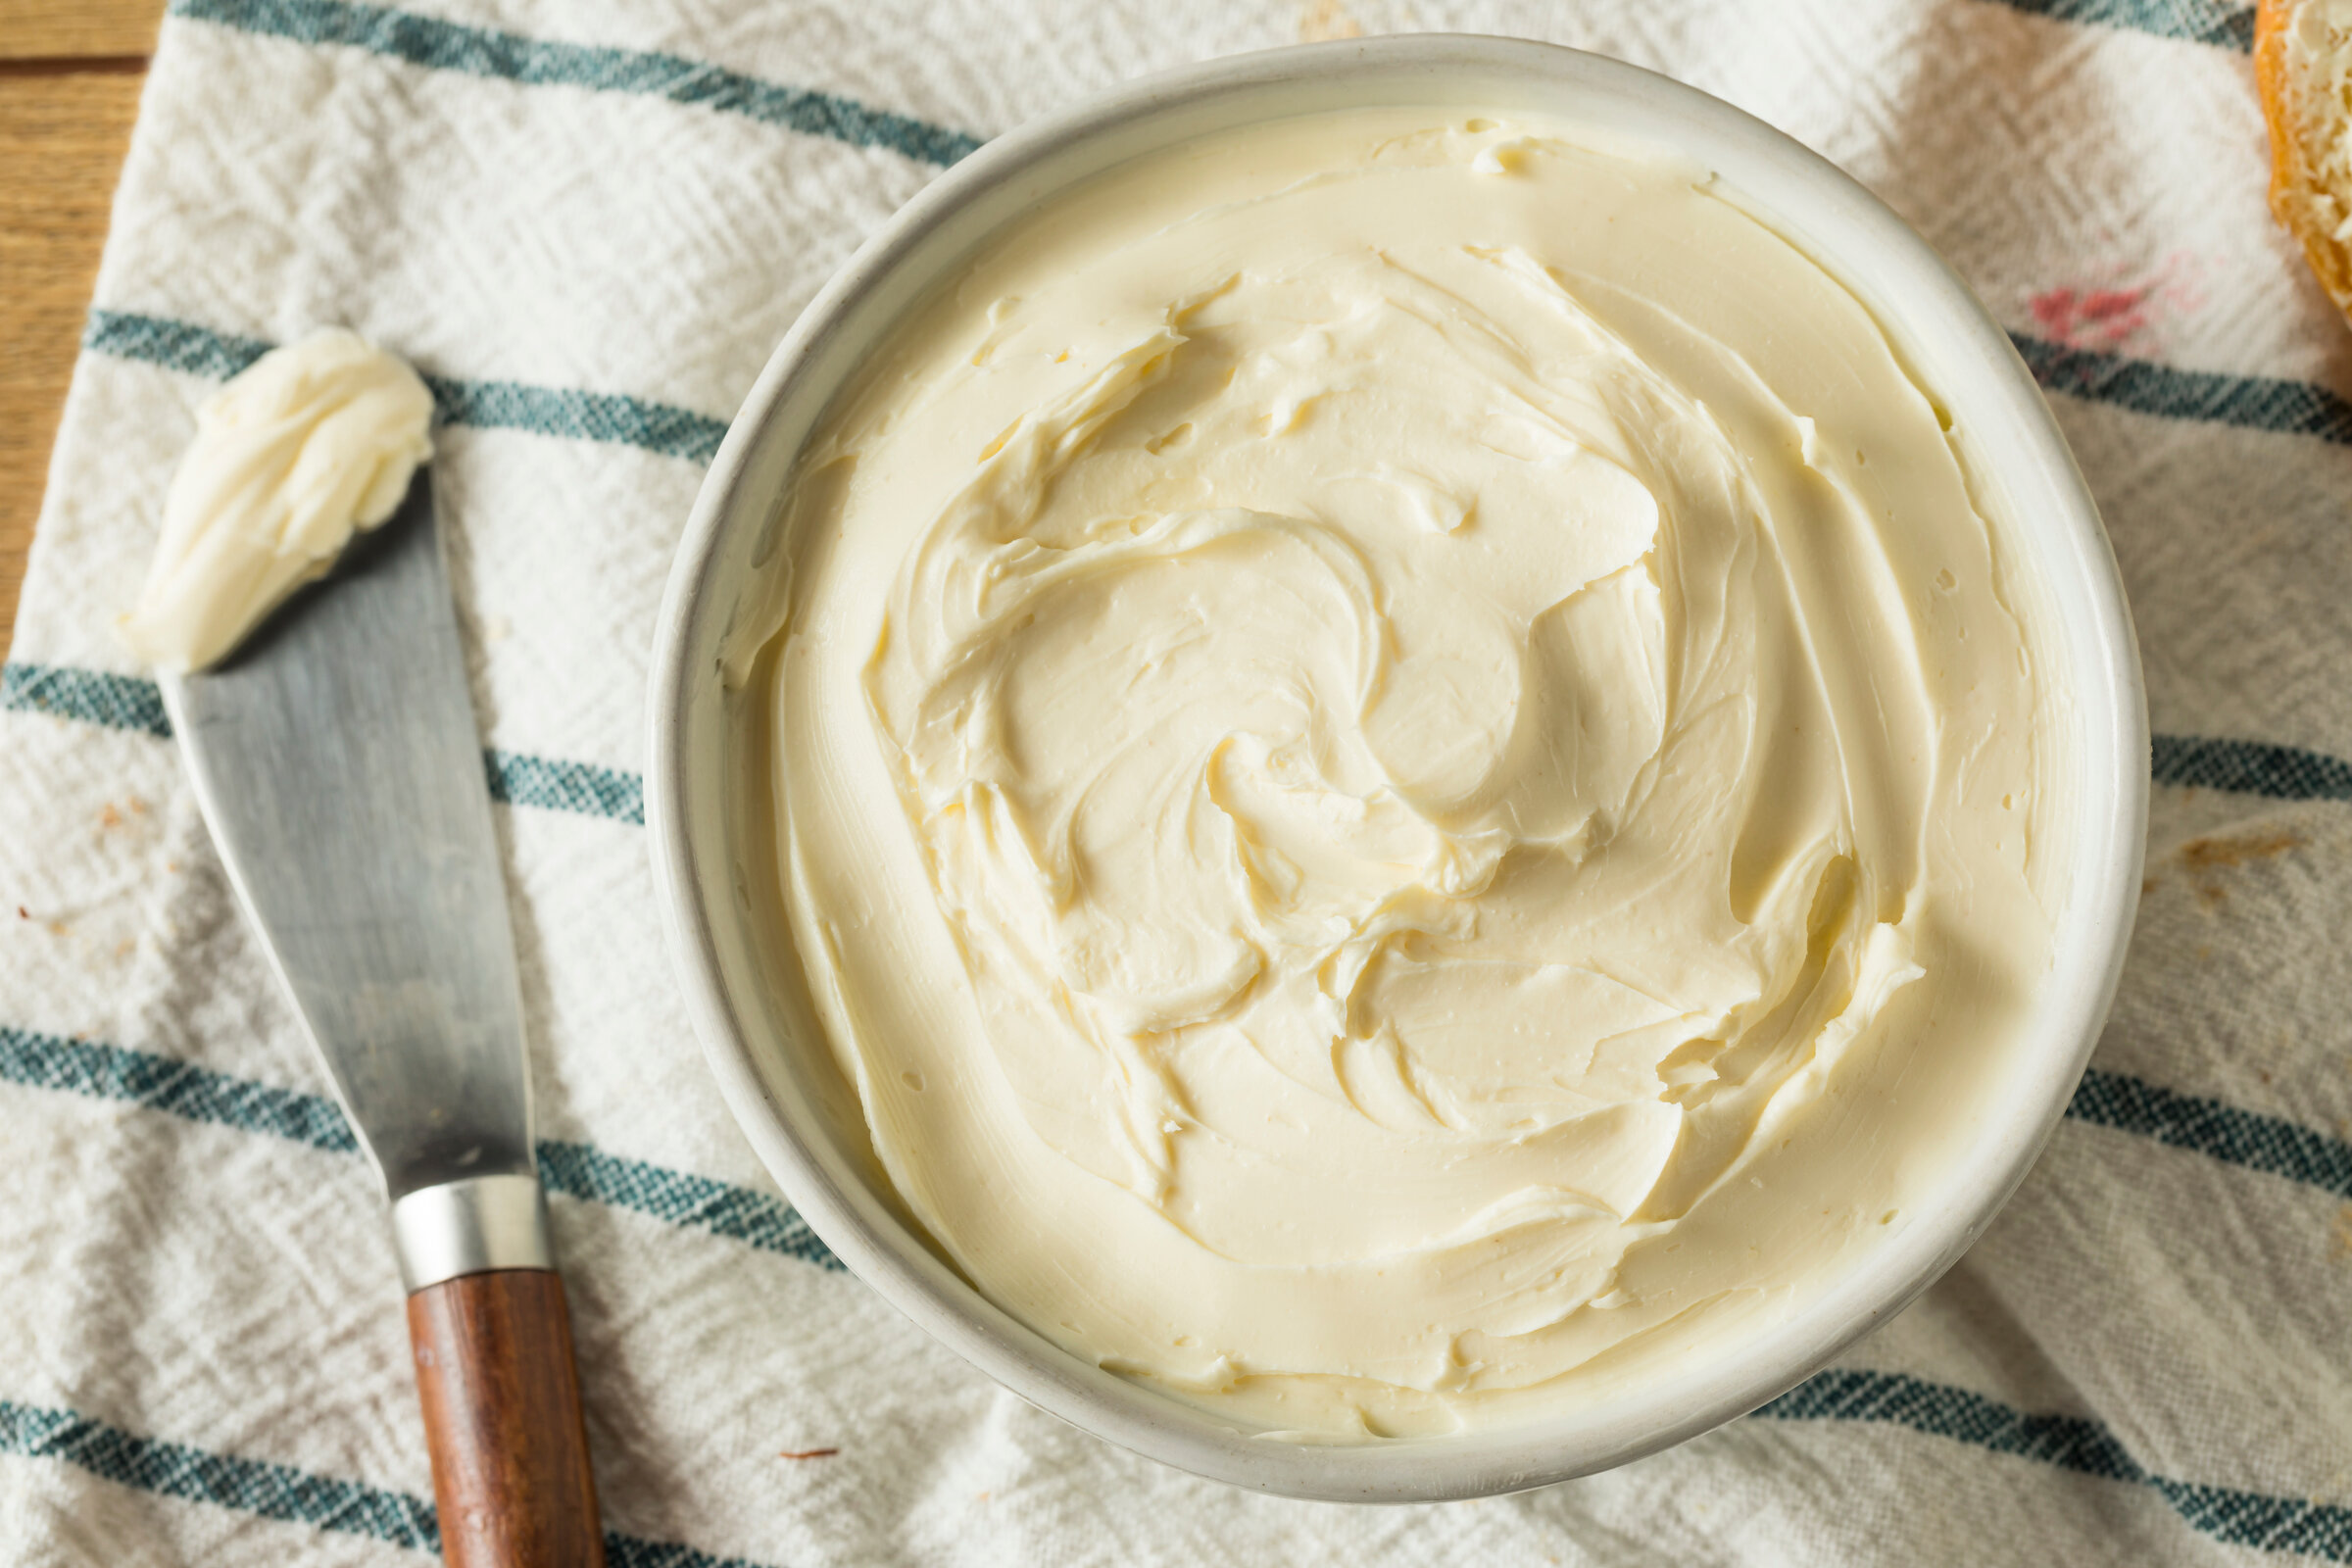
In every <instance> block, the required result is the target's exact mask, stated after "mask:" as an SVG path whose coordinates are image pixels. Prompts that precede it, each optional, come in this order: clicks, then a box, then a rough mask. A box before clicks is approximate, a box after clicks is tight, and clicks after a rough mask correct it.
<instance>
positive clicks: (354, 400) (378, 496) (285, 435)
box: [121, 327, 433, 673]
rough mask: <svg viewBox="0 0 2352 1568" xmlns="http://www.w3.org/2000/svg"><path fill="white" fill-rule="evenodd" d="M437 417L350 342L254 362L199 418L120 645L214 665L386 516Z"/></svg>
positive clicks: (410, 380)
mask: <svg viewBox="0 0 2352 1568" xmlns="http://www.w3.org/2000/svg"><path fill="white" fill-rule="evenodd" d="M432 418H433V397H432V394H431V393H430V392H428V391H427V390H426V389H425V385H424V383H423V382H422V381H421V380H419V379H417V372H416V371H415V370H413V369H411V368H409V367H408V366H407V365H406V364H405V363H404V362H402V361H401V360H400V359H399V358H398V357H396V356H394V355H391V354H387V353H385V352H384V351H383V350H382V349H379V348H377V347H375V346H374V345H373V344H371V343H369V342H368V340H367V339H365V338H363V337H361V336H360V335H359V334H358V333H356V332H349V331H345V330H343V329H341V328H339V327H328V328H324V329H322V330H319V331H317V332H313V333H312V334H311V335H310V336H308V337H306V338H303V339H302V340H301V341H299V342H295V343H289V344H287V345H286V346H284V347H283V348H278V349H272V350H271V351H270V352H269V353H268V354H265V355H263V356H262V357H261V358H260V359H259V360H256V361H255V362H254V363H253V364H252V365H251V366H250V367H248V368H246V369H245V370H244V371H243V372H241V373H240V374H238V375H237V376H236V377H235V378H233V379H232V380H230V381H229V382H228V384H227V385H225V386H223V387H222V388H221V390H220V391H219V392H217V393H215V394H214V395H213V397H212V398H211V399H210V400H209V401H207V402H206V403H205V405H204V407H203V408H201V409H199V410H198V411H197V414H196V439H195V441H194V442H193V443H191V444H190V445H189V447H188V452H187V456H186V457H184V458H182V459H181V460H180V464H179V469H178V471H177V472H176V473H174V474H173V475H172V488H171V491H170V492H169V494H168V495H167V496H166V498H165V501H164V527H163V536H162V538H161V539H160V540H159V541H158V542H157V544H156V551H155V563H154V564H153V565H151V566H150V567H149V568H148V572H147V582H146V586H145V587H144V588H142V589H141V590H140V593H139V604H138V608H137V609H136V610H134V611H132V612H131V613H129V614H128V615H125V616H124V617H123V620H122V622H121V630H122V634H123V641H124V642H126V643H128V644H129V645H130V648H131V651H132V652H134V653H135V654H137V655H138V656H139V657H140V658H141V659H143V660H145V661H147V662H149V663H152V664H155V665H157V666H158V667H160V668H163V669H169V670H175V671H179V672H181V673H185V672H188V671H191V670H199V669H203V668H205V667H206V666H208V665H210V664H214V663H218V662H220V661H221V659H223V658H224V657H226V656H227V655H228V653H229V652H230V651H231V650H233V649H234V648H235V647H236V646H237V644H239V643H240V642H242V641H244V639H245V636H246V634H247V633H249V632H250V631H252V630H253V628H254V627H255V626H256V625H258V624H259V623H260V622H261V620H262V618H263V617H264V616H265V615H267V614H269V613H270V611H272V610H274V609H276V608H277V607H278V606H279V605H280V604H282V603H284V601H285V600H286V598H287V596H288V595H290V594H292V593H293V592H294V590H295V589H297V588H300V587H301V586H302V585H303V584H304V583H307V582H312V581H315V580H317V579H318V578H319V577H321V576H323V575H325V573H326V570H327V568H328V567H329V566H331V565H333V564H334V563H335V558H336V557H338V556H340V555H341V554H342V553H343V548H344V546H345V545H347V544H349V543H350V541H351V537H352V535H353V534H355V533H358V532H360V531H362V530H365V529H368V528H373V527H375V526H376V525H377V524H379V523H381V522H382V521H383V520H384V519H385V518H387V517H389V516H391V515H392V513H393V511H394V510H395V509H396V508H397V507H399V505H400V502H401V498H402V497H403V496H404V495H406V494H407V493H408V488H409V479H410V477H411V475H413V474H414V473H415V472H416V471H417V465H418V464H420V463H424V462H428V461H429V460H430V459H431V458H432V455H433V444H432V439H431V436H430V433H429V432H430V428H431V425H432Z"/></svg>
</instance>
